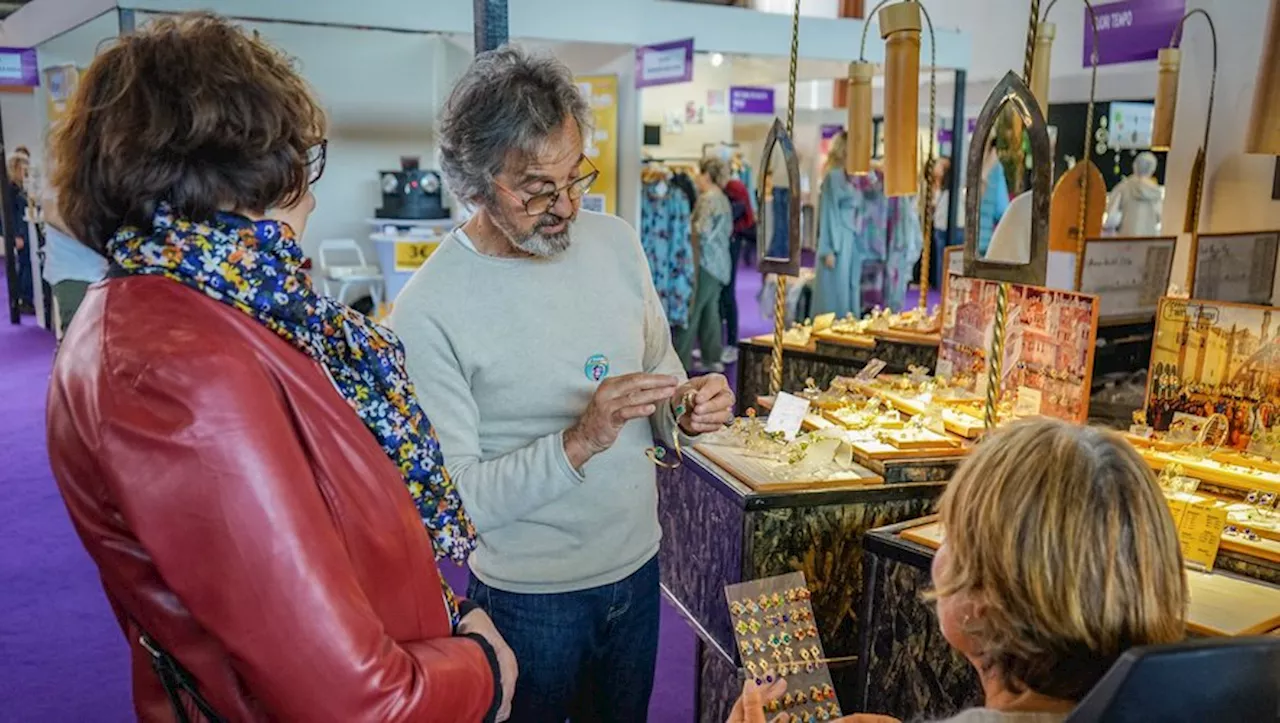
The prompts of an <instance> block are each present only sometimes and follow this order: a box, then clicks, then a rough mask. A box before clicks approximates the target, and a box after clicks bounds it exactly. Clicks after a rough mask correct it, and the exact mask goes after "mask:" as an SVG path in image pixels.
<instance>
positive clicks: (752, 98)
mask: <svg viewBox="0 0 1280 723" xmlns="http://www.w3.org/2000/svg"><path fill="white" fill-rule="evenodd" d="M729 112H730V113H740V114H743V115H773V112H774V105H773V88H743V87H731V88H729Z"/></svg>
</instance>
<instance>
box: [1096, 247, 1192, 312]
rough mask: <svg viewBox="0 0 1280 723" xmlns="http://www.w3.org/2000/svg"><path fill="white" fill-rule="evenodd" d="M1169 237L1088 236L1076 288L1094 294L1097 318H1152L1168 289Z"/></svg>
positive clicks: (1171, 254) (1171, 255) (1170, 266)
mask: <svg viewBox="0 0 1280 723" xmlns="http://www.w3.org/2000/svg"><path fill="white" fill-rule="evenodd" d="M1176 243H1177V241H1176V239H1173V238H1150V239H1133V240H1112V239H1089V240H1088V242H1087V243H1086V244H1085V248H1084V274H1083V275H1082V276H1081V279H1080V290H1081V291H1082V292H1084V293H1086V294H1096V295H1097V297H1098V317H1099V318H1100V319H1103V320H1106V319H1113V318H1118V317H1139V316H1140V317H1154V316H1155V313H1156V307H1157V306H1159V305H1160V297H1161V296H1163V295H1164V292H1165V289H1167V288H1169V273H1170V271H1171V270H1172V269H1173V251H1174V248H1175V245H1176Z"/></svg>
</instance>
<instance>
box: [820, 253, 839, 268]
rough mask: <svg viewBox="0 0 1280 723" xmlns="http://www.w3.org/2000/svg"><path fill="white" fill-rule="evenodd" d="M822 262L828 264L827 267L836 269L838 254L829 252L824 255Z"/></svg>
mask: <svg viewBox="0 0 1280 723" xmlns="http://www.w3.org/2000/svg"><path fill="white" fill-rule="evenodd" d="M822 263H823V264H824V265H826V267H827V268H829V269H834V268H835V267H836V255H835V254H827V255H826V256H823V257H822Z"/></svg>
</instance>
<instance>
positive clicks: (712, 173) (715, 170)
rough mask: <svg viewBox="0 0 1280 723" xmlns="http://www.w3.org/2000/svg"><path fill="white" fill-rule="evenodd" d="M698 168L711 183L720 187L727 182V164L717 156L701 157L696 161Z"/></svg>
mask: <svg viewBox="0 0 1280 723" xmlns="http://www.w3.org/2000/svg"><path fill="white" fill-rule="evenodd" d="M698 170H699V171H701V172H702V173H704V174H706V176H707V178H710V179H711V182H712V183H714V184H716V185H717V186H720V187H721V188H723V187H724V184H726V183H728V182H729V164H728V163H725V162H724V161H723V160H721V159H719V158H703V159H702V161H700V162H699V163H698Z"/></svg>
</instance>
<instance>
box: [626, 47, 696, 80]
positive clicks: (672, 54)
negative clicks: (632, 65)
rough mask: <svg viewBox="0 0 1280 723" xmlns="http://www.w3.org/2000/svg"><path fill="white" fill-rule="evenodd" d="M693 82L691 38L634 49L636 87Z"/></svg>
mask: <svg viewBox="0 0 1280 723" xmlns="http://www.w3.org/2000/svg"><path fill="white" fill-rule="evenodd" d="M691 80H693V38H688V39H686V40H673V41H671V42H669V43H659V44H658V45H646V46H644V47H640V48H636V87H637V88H648V87H650V86H654V85H672V84H675V83H688V82H689V81H691Z"/></svg>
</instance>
